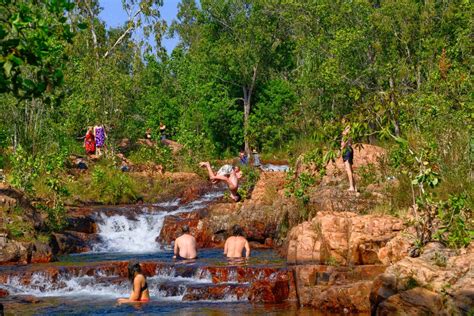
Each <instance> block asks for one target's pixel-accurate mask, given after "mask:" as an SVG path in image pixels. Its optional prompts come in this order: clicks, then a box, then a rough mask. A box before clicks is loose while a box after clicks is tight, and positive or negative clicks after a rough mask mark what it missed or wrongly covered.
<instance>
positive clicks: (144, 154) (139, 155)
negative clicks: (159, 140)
mask: <svg viewBox="0 0 474 316" xmlns="http://www.w3.org/2000/svg"><path fill="white" fill-rule="evenodd" d="M128 159H129V160H130V161H132V162H133V163H134V164H146V163H148V162H153V163H155V164H158V165H162V166H163V168H164V169H165V170H170V171H171V170H173V169H174V160H173V155H172V151H171V149H170V148H169V147H168V146H163V145H157V146H154V147H149V146H140V147H139V148H138V149H137V150H135V151H132V152H131V153H130V154H129V156H128Z"/></svg>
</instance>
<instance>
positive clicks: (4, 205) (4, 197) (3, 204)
mask: <svg viewBox="0 0 474 316" xmlns="http://www.w3.org/2000/svg"><path fill="white" fill-rule="evenodd" d="M14 206H19V207H21V208H22V218H23V220H24V221H27V222H29V223H31V227H34V228H35V229H37V230H41V229H43V228H44V227H45V224H44V218H43V217H42V216H41V213H40V212H38V211H37V210H36V209H35V208H34V207H33V205H32V203H31V201H30V200H29V199H28V197H27V196H26V195H25V194H24V193H23V192H22V191H20V190H18V189H15V188H13V187H11V186H10V185H8V184H6V183H0V212H2V211H8V210H10V209H11V208H13V207H14Z"/></svg>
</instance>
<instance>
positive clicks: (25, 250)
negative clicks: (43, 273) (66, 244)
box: [0, 240, 54, 265]
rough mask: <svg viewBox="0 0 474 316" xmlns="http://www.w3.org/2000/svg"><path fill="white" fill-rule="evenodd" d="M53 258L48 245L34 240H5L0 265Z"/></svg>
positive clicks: (47, 260) (0, 254)
mask: <svg viewBox="0 0 474 316" xmlns="http://www.w3.org/2000/svg"><path fill="white" fill-rule="evenodd" d="M53 259H54V256H53V252H52V249H51V247H50V246H49V245H47V244H45V243H42V242H39V241H34V242H19V241H14V240H7V242H6V243H5V244H4V245H3V247H2V251H1V253H0V265H6V264H28V263H46V262H51V261H52V260H53Z"/></svg>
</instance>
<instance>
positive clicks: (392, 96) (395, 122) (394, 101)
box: [389, 77, 400, 137]
mask: <svg viewBox="0 0 474 316" xmlns="http://www.w3.org/2000/svg"><path fill="white" fill-rule="evenodd" d="M389 84H390V101H391V102H392V104H393V105H394V106H395V107H397V105H398V104H397V99H396V98H395V89H394V86H395V84H394V83H393V78H392V77H390V79H389ZM397 112H398V111H397V109H394V110H393V111H392V110H391V111H390V113H391V114H392V124H393V128H394V132H395V136H397V137H400V124H398V117H397V115H396V113H397Z"/></svg>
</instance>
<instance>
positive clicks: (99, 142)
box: [95, 126, 105, 147]
mask: <svg viewBox="0 0 474 316" xmlns="http://www.w3.org/2000/svg"><path fill="white" fill-rule="evenodd" d="M104 143H105V131H104V128H103V127H102V126H100V127H97V128H96V129H95V145H96V146H97V147H102V146H104Z"/></svg>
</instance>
